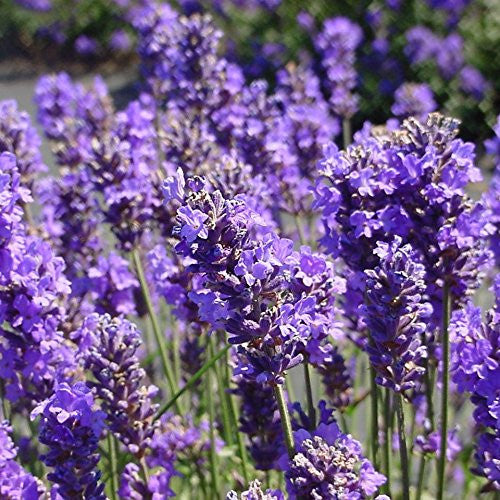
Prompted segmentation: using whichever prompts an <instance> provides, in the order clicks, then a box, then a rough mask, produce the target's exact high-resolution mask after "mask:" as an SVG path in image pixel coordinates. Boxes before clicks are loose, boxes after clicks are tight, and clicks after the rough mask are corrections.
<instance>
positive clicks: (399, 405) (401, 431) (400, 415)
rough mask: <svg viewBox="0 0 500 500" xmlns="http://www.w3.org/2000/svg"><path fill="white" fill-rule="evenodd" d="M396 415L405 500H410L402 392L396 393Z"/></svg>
mask: <svg viewBox="0 0 500 500" xmlns="http://www.w3.org/2000/svg"><path fill="white" fill-rule="evenodd" d="M396 417H397V420H398V435H399V455H400V457H401V478H402V483H403V500H410V475H409V470H408V450H407V448H406V434H405V417H404V412H403V402H402V397H401V394H396Z"/></svg>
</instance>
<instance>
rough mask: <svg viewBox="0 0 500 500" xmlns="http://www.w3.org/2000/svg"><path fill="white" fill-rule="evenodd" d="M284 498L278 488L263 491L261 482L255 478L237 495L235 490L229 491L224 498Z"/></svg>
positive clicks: (245, 499) (274, 499)
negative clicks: (246, 488)
mask: <svg viewBox="0 0 500 500" xmlns="http://www.w3.org/2000/svg"><path fill="white" fill-rule="evenodd" d="M240 499H241V500H285V496H284V495H283V493H282V492H281V491H280V490H270V489H267V490H266V491H263V490H262V488H261V483H260V481H258V480H257V479H255V480H254V481H252V482H251V483H250V485H249V487H248V490H246V491H244V492H243V493H241V495H238V494H237V493H236V491H230V492H229V493H228V494H227V496H226V500H240Z"/></svg>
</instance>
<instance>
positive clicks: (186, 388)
mask: <svg viewBox="0 0 500 500" xmlns="http://www.w3.org/2000/svg"><path fill="white" fill-rule="evenodd" d="M230 348H231V346H230V345H227V346H226V347H224V348H223V349H222V351H220V352H218V353H217V354H216V355H215V356H214V357H213V358H211V359H209V360H208V361H207V362H206V363H205V364H204V365H203V366H202V367H201V368H200V369H199V370H198V371H197V372H196V373H195V374H194V375H193V376H192V377H191V378H190V379H189V380H188V381H187V382H186V385H185V386H184V387H183V388H182V389H180V390H179V391H177V393H176V394H175V395H174V397H173V398H172V399H170V401H168V402H167V403H165V404H164V405H163V406H162V407H161V408H160V409H159V411H158V413H157V414H156V416H155V418H154V420H155V421H156V420H158V419H159V418H160V417H161V416H162V415H163V414H164V413H165V412H166V411H168V410H169V409H170V408H171V407H172V406H173V405H174V404H175V402H176V401H177V400H178V399H179V398H180V397H181V396H182V395H183V394H184V393H185V392H186V391H189V389H191V388H192V387H193V386H194V385H195V384H196V382H198V380H200V378H201V377H203V375H204V374H205V373H206V372H207V371H208V370H210V368H212V366H214V364H215V363H217V361H218V360H219V359H220V358H222V357H223V356H224V355H225V354H226V352H227V351H228V350H229V349H230Z"/></svg>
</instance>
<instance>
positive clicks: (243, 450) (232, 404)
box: [229, 395, 249, 484]
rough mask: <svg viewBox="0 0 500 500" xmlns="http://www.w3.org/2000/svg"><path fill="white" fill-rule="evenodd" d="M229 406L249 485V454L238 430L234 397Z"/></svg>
mask: <svg viewBox="0 0 500 500" xmlns="http://www.w3.org/2000/svg"><path fill="white" fill-rule="evenodd" d="M229 404H230V410H231V419H232V422H233V428H234V430H235V433H236V444H237V446H238V455H239V456H240V460H241V472H242V474H243V479H244V480H245V484H248V483H249V475H248V463H247V452H246V450H245V445H244V443H243V437H242V433H241V432H239V428H238V419H237V416H236V403H235V401H234V396H233V395H230V396H229Z"/></svg>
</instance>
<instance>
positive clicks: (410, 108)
mask: <svg viewBox="0 0 500 500" xmlns="http://www.w3.org/2000/svg"><path fill="white" fill-rule="evenodd" d="M394 98H395V102H394V104H393V105H392V108H391V111H392V112H393V113H394V115H396V116H398V117H401V118H407V117H409V116H415V117H416V118H418V119H419V120H425V118H426V117H427V115H428V114H429V113H430V112H431V111H434V110H435V109H436V107H437V105H436V102H435V101H434V96H433V93H432V90H431V88H430V87H429V86H428V85H426V84H425V83H420V84H418V83H404V84H403V85H401V87H399V88H398V89H397V90H396V93H395V94H394Z"/></svg>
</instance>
